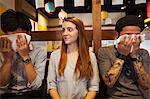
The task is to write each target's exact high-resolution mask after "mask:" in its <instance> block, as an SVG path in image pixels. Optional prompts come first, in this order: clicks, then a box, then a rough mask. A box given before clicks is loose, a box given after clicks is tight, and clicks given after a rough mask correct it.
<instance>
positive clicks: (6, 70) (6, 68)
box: [0, 61, 12, 86]
mask: <svg viewBox="0 0 150 99" xmlns="http://www.w3.org/2000/svg"><path fill="white" fill-rule="evenodd" d="M11 65H12V63H11V61H7V62H4V63H3V66H2V67H1V68H0V86H5V85H7V84H8V82H9V78H10V75H11V73H10V71H11Z"/></svg>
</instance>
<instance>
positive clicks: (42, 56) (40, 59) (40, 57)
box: [27, 48, 47, 89]
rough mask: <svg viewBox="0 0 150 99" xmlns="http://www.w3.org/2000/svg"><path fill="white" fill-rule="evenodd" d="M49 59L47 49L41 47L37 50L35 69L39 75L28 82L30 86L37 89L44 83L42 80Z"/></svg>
mask: <svg viewBox="0 0 150 99" xmlns="http://www.w3.org/2000/svg"><path fill="white" fill-rule="evenodd" d="M46 61H47V51H46V50H45V49H42V48H41V49H39V50H38V51H37V55H36V57H35V63H33V64H34V66H35V70H36V73H37V76H36V78H35V80H34V81H33V82H32V83H28V85H27V86H28V87H29V88H32V89H37V88H39V87H40V86H41V85H42V81H43V79H44V74H45V65H46Z"/></svg>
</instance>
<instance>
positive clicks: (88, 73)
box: [58, 17, 93, 79]
mask: <svg viewBox="0 0 150 99" xmlns="http://www.w3.org/2000/svg"><path fill="white" fill-rule="evenodd" d="M64 21H66V22H72V23H73V24H75V25H76V29H77V30H78V34H79V36H78V53H79V56H78V60H77V64H76V67H75V74H76V76H79V77H77V78H79V79H81V78H86V79H89V78H91V77H92V76H93V69H92V64H91V60H90V55H89V47H88V41H87V37H86V35H85V32H84V24H83V22H82V21H81V20H80V19H78V18H75V17H68V18H66V19H64ZM66 63H67V45H66V44H65V43H64V40H63V41H62V47H61V58H60V62H59V67H58V73H59V75H60V76H63V74H64V70H65V67H66ZM78 73H79V74H80V75H78Z"/></svg>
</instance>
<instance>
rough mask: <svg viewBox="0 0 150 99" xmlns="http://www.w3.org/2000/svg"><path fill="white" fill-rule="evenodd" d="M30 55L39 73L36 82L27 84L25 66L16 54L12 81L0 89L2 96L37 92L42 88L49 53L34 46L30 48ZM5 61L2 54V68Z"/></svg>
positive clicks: (0, 60)
mask: <svg viewBox="0 0 150 99" xmlns="http://www.w3.org/2000/svg"><path fill="white" fill-rule="evenodd" d="M31 47H32V48H31ZM29 55H30V58H31V62H32V64H33V65H34V68H35V70H36V72H37V76H36V78H35V79H34V81H33V82H32V83H29V82H27V76H26V72H25V67H24V64H23V62H22V60H21V58H20V56H19V55H18V54H17V53H16V54H15V55H14V56H13V60H12V62H13V65H12V67H11V77H10V81H9V83H8V84H7V85H6V86H1V87H0V94H2V93H19V92H26V91H31V90H37V89H38V88H39V87H40V86H41V84H42V80H43V79H44V73H45V64H46V59H47V51H46V50H45V49H43V48H41V47H35V46H33V45H32V46H30V52H29ZM3 61H4V59H3V56H2V53H0V68H1V66H2V63H3Z"/></svg>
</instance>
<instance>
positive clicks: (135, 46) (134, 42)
mask: <svg viewBox="0 0 150 99" xmlns="http://www.w3.org/2000/svg"><path fill="white" fill-rule="evenodd" d="M140 43H141V38H140V37H136V38H134V39H132V47H133V49H132V51H131V52H130V55H131V57H132V58H136V56H137V55H138V53H139V50H140Z"/></svg>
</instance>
